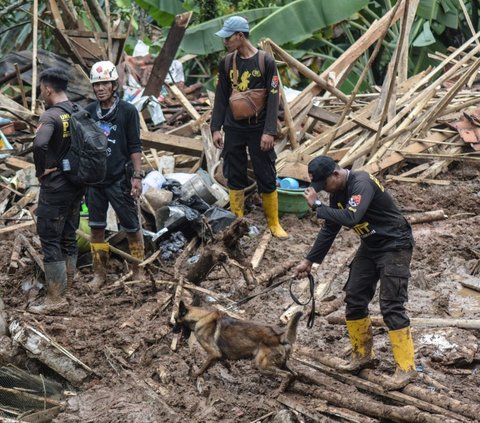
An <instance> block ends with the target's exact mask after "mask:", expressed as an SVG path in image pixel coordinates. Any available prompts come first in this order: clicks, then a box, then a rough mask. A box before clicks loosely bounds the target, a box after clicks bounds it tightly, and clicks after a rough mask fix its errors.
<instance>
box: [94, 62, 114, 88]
mask: <svg viewBox="0 0 480 423" xmlns="http://www.w3.org/2000/svg"><path fill="white" fill-rule="evenodd" d="M117 79H118V72H117V68H116V67H115V65H114V64H113V63H112V62H109V61H108V60H105V61H103V62H97V63H95V64H94V65H93V66H92V69H91V70H90V83H92V84H94V83H95V82H108V81H116V80H117Z"/></svg>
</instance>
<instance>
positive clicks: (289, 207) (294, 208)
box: [277, 188, 310, 217]
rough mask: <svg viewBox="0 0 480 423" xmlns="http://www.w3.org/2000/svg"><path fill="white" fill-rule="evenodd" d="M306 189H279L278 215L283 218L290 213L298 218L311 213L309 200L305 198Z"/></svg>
mask: <svg viewBox="0 0 480 423" xmlns="http://www.w3.org/2000/svg"><path fill="white" fill-rule="evenodd" d="M303 191H304V188H299V189H283V188H277V192H278V214H279V215H280V216H283V215H284V214H287V213H290V214H295V215H297V216H298V217H303V216H305V215H306V214H307V213H308V212H309V211H310V207H309V206H308V203H307V200H305V197H304V196H303Z"/></svg>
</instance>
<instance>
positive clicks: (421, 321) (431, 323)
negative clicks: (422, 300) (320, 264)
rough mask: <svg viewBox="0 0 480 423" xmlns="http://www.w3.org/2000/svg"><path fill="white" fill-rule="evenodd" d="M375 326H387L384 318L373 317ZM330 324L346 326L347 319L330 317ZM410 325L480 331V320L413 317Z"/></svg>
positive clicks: (328, 318) (328, 319)
mask: <svg viewBox="0 0 480 423" xmlns="http://www.w3.org/2000/svg"><path fill="white" fill-rule="evenodd" d="M371 319H372V325H373V326H385V323H384V322H383V318H382V317H378V316H371ZM327 321H328V323H330V324H331V325H344V324H345V318H344V317H339V316H328V317H327ZM410 324H411V325H412V326H413V327H419V328H447V327H452V328H461V329H480V320H479V319H441V318H426V317H412V318H410Z"/></svg>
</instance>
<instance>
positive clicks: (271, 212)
mask: <svg viewBox="0 0 480 423" xmlns="http://www.w3.org/2000/svg"><path fill="white" fill-rule="evenodd" d="M262 203H263V210H264V211H265V216H266V218H267V225H268V228H269V229H270V232H272V235H273V236H275V237H277V238H280V239H286V238H288V234H287V233H286V232H285V231H284V230H283V228H282V227H281V226H280V222H279V220H278V193H277V191H273V192H269V193H268V194H266V193H263V194H262Z"/></svg>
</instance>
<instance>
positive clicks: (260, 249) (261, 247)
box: [250, 231, 272, 270]
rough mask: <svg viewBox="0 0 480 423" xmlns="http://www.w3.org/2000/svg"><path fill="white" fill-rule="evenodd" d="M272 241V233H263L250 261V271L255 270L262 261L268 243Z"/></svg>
mask: <svg viewBox="0 0 480 423" xmlns="http://www.w3.org/2000/svg"><path fill="white" fill-rule="evenodd" d="M271 239H272V233H271V232H270V231H265V233H264V234H263V236H262V239H261V240H260V242H259V243H258V246H257V249H256V250H255V252H254V253H253V257H252V260H251V261H250V263H251V264H252V269H253V270H255V269H256V268H257V267H258V266H259V264H260V262H261V261H262V258H263V255H264V254H265V251H266V250H267V248H268V243H269V242H270V240H271Z"/></svg>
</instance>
